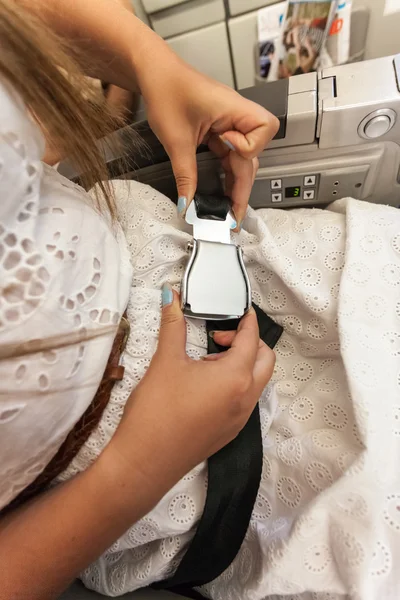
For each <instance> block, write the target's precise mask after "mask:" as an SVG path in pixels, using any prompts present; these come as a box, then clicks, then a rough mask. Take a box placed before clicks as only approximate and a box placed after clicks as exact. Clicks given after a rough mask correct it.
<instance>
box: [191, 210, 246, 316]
mask: <svg viewBox="0 0 400 600" xmlns="http://www.w3.org/2000/svg"><path fill="white" fill-rule="evenodd" d="M186 222H187V223H188V224H190V225H192V226H193V243H190V244H189V245H188V247H189V249H190V250H191V251H192V254H191V256H190V259H189V262H188V265H187V267H186V271H185V274H184V277H183V283H182V295H181V297H182V310H183V312H184V314H185V315H186V316H187V317H191V318H194V319H206V320H218V321H220V320H228V319H239V318H241V317H243V315H244V314H245V313H246V312H247V311H248V310H249V308H250V307H251V287H250V281H249V277H248V275H247V272H246V267H245V265H244V261H243V252H242V249H241V248H240V247H239V246H237V245H236V244H232V243H231V229H232V227H234V223H235V221H234V219H233V217H232V216H231V214H230V212H229V210H227V214H226V218H225V219H224V220H223V219H222V218H218V219H214V218H213V217H211V218H204V217H201V218H200V217H199V216H198V210H197V207H196V202H195V201H193V202H192V203H191V204H190V206H189V208H188V210H187V212H186Z"/></svg>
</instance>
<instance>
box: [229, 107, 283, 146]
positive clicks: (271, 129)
mask: <svg viewBox="0 0 400 600" xmlns="http://www.w3.org/2000/svg"><path fill="white" fill-rule="evenodd" d="M278 130H279V120H278V119H277V118H276V117H275V116H274V115H272V114H271V113H270V112H268V111H266V110H265V109H263V108H262V107H261V106H259V105H258V104H255V103H254V102H251V101H249V100H246V101H245V103H244V104H243V107H242V108H241V110H240V111H239V112H237V113H236V115H235V116H234V117H233V119H232V129H230V130H229V131H225V132H222V135H221V139H222V140H223V141H224V143H225V144H226V145H228V146H229V147H230V148H231V149H232V150H235V151H236V152H238V154H240V155H241V156H243V157H244V158H255V157H256V156H258V155H259V154H260V153H261V152H262V151H263V150H265V148H266V147H267V145H268V144H269V142H270V141H271V140H272V139H273V138H274V137H275V135H276V134H277V132H278Z"/></svg>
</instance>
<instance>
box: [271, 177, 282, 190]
mask: <svg viewBox="0 0 400 600" xmlns="http://www.w3.org/2000/svg"><path fill="white" fill-rule="evenodd" d="M281 189H282V179H271V190H281Z"/></svg>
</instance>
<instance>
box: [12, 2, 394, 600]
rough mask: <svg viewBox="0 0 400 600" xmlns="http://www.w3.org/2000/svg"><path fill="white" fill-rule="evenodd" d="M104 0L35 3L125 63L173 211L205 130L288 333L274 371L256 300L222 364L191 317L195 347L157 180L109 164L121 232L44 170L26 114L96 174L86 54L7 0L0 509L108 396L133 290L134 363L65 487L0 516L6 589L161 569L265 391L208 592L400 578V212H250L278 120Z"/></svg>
mask: <svg viewBox="0 0 400 600" xmlns="http://www.w3.org/2000/svg"><path fill="white" fill-rule="evenodd" d="M55 5H57V12H54V11H53V10H52V9H53V8H54V7H55ZM109 6H110V4H109V2H108V1H107V0H96V1H95V2H94V1H93V2H90V1H89V0H87V1H86V2H85V3H82V2H76V3H75V2H73V3H71V2H60V1H58V2H57V3H55V4H54V5H53V3H52V2H50V0H48V1H47V2H44V1H43V2H35V3H34V4H32V7H33V8H34V9H35V10H36V11H38V13H39V14H40V16H41V17H42V18H44V19H45V20H46V21H47V23H49V24H50V25H51V27H52V28H53V29H55V30H58V31H59V32H60V33H62V34H63V35H64V36H67V37H69V38H70V39H71V40H73V47H74V48H75V47H77V46H79V48H80V52H81V54H80V57H81V58H80V60H81V62H82V63H85V62H86V63H88V62H89V61H88V60H82V56H83V57H85V58H86V57H88V56H89V55H90V56H91V57H92V60H91V62H90V65H91V68H90V73H91V74H94V75H96V76H98V77H101V78H102V79H104V80H106V81H110V82H112V83H114V84H115V85H119V86H122V87H126V88H128V89H130V88H131V85H132V77H133V76H135V78H136V81H137V84H138V86H139V88H140V90H141V92H142V93H143V95H144V98H145V101H146V103H147V107H148V112H149V118H150V121H151V124H152V126H153V128H154V130H155V131H156V133H157V135H158V136H159V138H160V139H161V141H162V142H163V144H164V145H165V147H166V148H167V150H168V152H169V155H170V157H171V160H172V164H173V168H174V173H175V176H176V179H177V185H178V190H179V195H180V202H179V207H180V209H181V213H184V212H185V210H186V208H187V206H188V204H189V201H190V199H191V198H192V197H193V194H194V191H195V188H196V162H195V150H196V146H197V144H198V143H199V142H200V141H202V140H203V139H206V140H208V143H209V145H210V147H212V148H213V150H214V151H215V152H216V153H217V154H218V155H219V156H220V157H221V159H222V162H223V166H224V168H225V169H226V171H227V173H228V177H227V181H228V192H229V193H230V195H231V197H232V200H233V205H234V210H235V216H236V220H237V225H238V229H239V228H240V227H241V225H242V224H243V229H242V232H241V233H240V235H239V237H238V240H239V242H240V243H241V244H242V245H243V247H244V251H245V255H246V260H247V266H248V270H249V274H250V278H251V281H252V286H253V294H254V300H255V301H256V303H257V304H259V305H260V306H261V307H262V308H263V309H264V310H266V311H267V312H268V313H270V314H271V316H273V318H275V319H276V320H277V321H280V322H281V323H282V324H283V326H284V328H285V333H284V335H283V337H282V340H281V342H280V344H279V345H278V347H277V355H278V364H277V367H276V370H275V376H274V380H275V383H274V384H273V385H268V386H267V387H266V385H267V383H268V381H269V379H270V377H271V373H272V370H273V364H274V357H273V354H272V352H270V351H269V350H268V349H267V348H266V347H265V346H264V345H263V344H262V343H261V342H260V341H259V335H258V330H257V324H256V320H255V316H254V314H253V312H250V313H249V314H248V315H247V316H246V318H245V319H243V320H242V323H241V326H240V328H239V330H238V333H237V334H236V333H234V332H228V333H224V334H221V333H220V334H215V338H216V341H217V342H219V343H220V344H222V345H225V346H226V347H229V350H228V351H227V353H226V354H223V355H222V357H221V358H220V359H219V360H215V357H211V358H210V359H208V360H203V361H200V360H195V359H196V358H199V357H204V355H205V353H206V350H205V348H206V345H207V339H206V335H205V331H204V327H203V326H202V324H199V323H193V322H190V323H188V331H187V336H188V337H187V339H188V344H187V346H186V350H187V354H188V355H189V356H190V357H192V358H189V356H188V355H187V354H186V352H185V344H186V327H185V323H184V319H183V316H182V313H181V311H180V309H179V303H178V300H177V295H176V293H174V292H173V291H172V289H171V287H170V285H168V282H169V284H173V285H174V286H175V284H177V285H178V284H179V282H180V280H181V275H182V267H183V265H184V263H185V261H186V260H187V255H186V253H185V248H186V244H187V241H189V240H190V234H189V233H188V232H187V229H186V227H185V226H184V225H183V223H182V221H181V220H180V218H179V217H178V216H177V215H176V214H175V212H174V206H173V205H172V203H171V202H169V201H168V200H167V199H166V198H164V197H163V196H161V195H160V194H158V193H157V192H155V191H152V190H151V189H150V188H148V187H147V186H142V185H139V184H137V183H134V182H132V183H131V185H130V186H129V187H127V186H125V185H123V186H122V187H121V185H120V184H115V185H114V196H115V200H116V202H117V215H118V219H119V220H120V221H121V223H122V225H123V229H124V232H125V236H126V240H127V244H126V242H125V238H124V236H123V234H122V232H121V230H120V228H119V226H118V225H117V223H116V222H114V223H112V221H111V219H110V217H109V212H107V211H105V210H104V208H103V205H104V201H103V199H102V197H101V196H100V197H99V198H98V207H97V208H96V206H95V207H94V208H93V202H94V200H92V199H91V198H90V197H88V196H87V195H86V194H85V193H84V192H83V190H82V189H81V188H79V187H77V186H75V185H72V184H70V183H69V182H67V181H65V180H64V179H63V178H62V177H60V176H58V175H57V173H56V172H55V171H54V170H52V169H50V168H48V167H43V166H42V164H41V162H40V158H41V156H42V154H43V150H44V142H43V137H42V136H41V134H40V132H39V129H38V127H37V125H36V122H35V121H39V122H40V123H41V126H42V127H43V128H44V129H45V131H46V133H49V135H50V139H56V140H60V145H61V148H60V151H62V152H63V153H65V154H67V155H68V156H72V157H73V158H75V160H76V161H79V164H80V165H83V170H84V171H87V173H88V176H87V185H90V183H92V182H93V181H94V179H93V174H94V175H95V176H97V179H101V177H102V174H103V171H102V166H101V162H100V161H99V159H98V157H97V154H96V152H95V137H96V135H98V136H100V135H102V134H104V132H105V130H107V127H105V122H106V119H105V115H103V114H101V115H99V114H98V113H97V112H96V111H94V112H93V111H91V104H90V103H89V104H87V103H86V101H84V100H82V97H81V96H80V95H79V94H76V93H74V90H73V88H72V87H71V77H72V78H73V76H74V74H75V73H76V71H75V70H74V65H73V64H72V63H71V62H70V61H68V60H67V59H66V58H65V56H64V55H63V54H62V53H61V52H60V51H59V49H58V47H57V44H56V43H53V42H52V41H51V36H49V34H48V33H47V34H46V35H44V33H43V31H42V26H40V28H39V25H38V24H37V23H36V22H35V21H34V20H32V19H31V17H30V16H29V15H28V14H20V11H21V8H20V6H18V9H17V8H16V7H15V5H14V4H13V3H12V2H10V1H9V0H1V2H0V27H1V29H0V40H1V44H2V52H1V54H0V69H1V73H2V75H1V109H2V110H1V115H0V144H1V145H0V160H1V180H0V185H1V189H2V192H3V193H2V204H1V208H0V215H1V234H0V235H1V247H0V249H1V252H2V254H1V269H2V270H1V286H2V287H1V289H2V292H1V293H2V296H1V298H2V306H1V310H2V312H1V320H2V324H1V330H0V352H1V355H0V356H1V361H0V385H1V397H0V402H1V404H0V428H1V435H0V454H1V458H2V460H1V466H0V469H1V471H0V472H1V479H0V481H1V484H0V506H1V507H2V508H4V507H7V506H8V505H9V504H10V502H12V500H13V499H14V498H16V497H17V496H18V494H20V493H21V491H22V490H24V489H25V488H26V487H27V486H28V485H29V484H30V483H31V482H32V481H33V480H34V479H35V478H36V477H37V475H38V474H39V473H40V472H42V471H43V470H46V468H47V467H48V463H49V462H50V461H51V460H52V457H53V456H54V455H55V454H56V453H57V452H58V449H59V447H60V445H61V444H62V442H63V440H64V438H65V436H66V435H67V434H68V432H69V431H70V430H71V429H73V428H74V426H75V424H76V423H77V422H79V419H80V417H81V416H82V414H83V413H84V412H85V410H86V409H87V407H88V406H89V405H90V404H91V402H92V399H93V397H94V396H95V395H97V394H96V391H97V388H98V386H99V383H100V381H101V375H102V373H103V371H104V368H105V366H106V363H107V359H108V356H109V354H110V350H111V347H112V343H113V337H114V335H115V332H116V327H117V323H118V322H119V321H120V319H121V316H122V314H123V313H124V311H125V308H126V306H128V310H127V315H128V318H129V321H130V322H131V335H130V337H129V340H128V345H127V347H126V351H125V352H124V356H123V364H124V367H125V376H124V378H123V380H122V381H120V382H119V383H117V384H116V385H115V387H114V389H113V392H112V396H111V399H110V400H109V402H108V404H107V406H106V409H105V411H104V413H103V417H102V419H101V422H100V423H99V425H98V426H97V427H96V428H95V430H94V431H93V432H92V434H91V436H90V437H89V439H88V440H87V442H86V443H85V444H84V445H83V447H82V449H81V451H80V452H79V454H78V455H77V456H76V457H75V458H74V459H73V461H72V463H71V464H70V465H69V466H68V468H67V470H66V471H65V472H64V473H63V474H62V475H61V476H60V477H59V481H60V482H61V481H63V483H62V485H58V486H54V487H53V489H52V490H51V491H49V492H46V493H44V494H43V495H41V496H40V497H37V498H36V499H34V500H33V501H32V502H30V503H27V504H24V505H23V506H21V507H19V508H17V509H15V510H13V511H9V512H6V513H5V516H3V517H2V519H1V521H0V564H1V565H2V574H1V593H2V596H3V597H5V598H30V599H31V600H35V599H40V600H47V599H50V598H56V597H57V595H59V593H60V592H61V590H62V589H63V588H65V587H66V586H67V585H68V583H69V582H70V581H71V580H72V579H73V578H74V577H75V576H76V574H78V573H79V572H81V573H82V578H83V580H84V582H85V584H86V585H88V586H89V587H92V588H93V589H97V590H98V591H102V592H104V593H106V594H109V595H113V596H116V595H120V594H123V593H125V592H126V591H129V590H132V589H135V588H137V587H141V586H145V585H148V584H150V583H151V582H153V581H157V580H162V579H164V578H166V577H168V576H169V575H170V574H171V573H172V572H174V571H175V569H176V567H177V564H178V563H179V561H180V560H181V558H182V556H183V555H184V553H185V551H186V549H187V547H188V544H189V543H190V540H191V539H192V537H193V534H194V530H195V527H196V523H197V522H198V519H199V518H200V515H201V513H202V511H203V508H204V498H205V465H204V463H203V462H202V461H204V460H205V459H206V458H207V457H208V456H210V455H211V454H213V453H214V452H215V451H217V450H218V449H219V448H221V447H223V446H224V445H226V444H227V442H228V441H230V440H231V439H233V438H234V437H235V436H236V435H237V433H238V432H239V431H240V429H241V428H242V427H243V425H244V423H245V422H246V420H247V418H248V416H249V414H250V413H251V411H252V410H253V407H254V406H255V404H256V402H257V400H258V399H259V398H260V411H261V423H262V432H263V438H264V467H263V476H262V482H261V486H260V492H259V496H258V499H257V502H256V505H255V507H254V512H253V516H252V520H251V524H250V526H249V529H248V533H247V536H246V539H245V540H244V543H243V545H242V548H241V550H240V552H239V554H238V556H237V558H236V559H235V561H234V562H233V563H232V565H231V566H230V567H229V569H228V570H227V571H226V572H225V573H223V574H222V575H221V577H219V578H218V579H217V580H215V581H214V582H212V584H210V585H209V586H206V587H205V588H204V589H203V590H202V591H203V593H204V594H206V595H207V596H209V597H211V598H218V599H221V600H222V599H224V600H225V599H226V598H233V599H239V598H244V597H252V598H255V599H259V600H261V599H262V598H265V597H268V596H270V595H273V594H282V595H286V596H287V595H291V596H292V598H293V597H296V595H297V594H302V593H303V592H309V596H308V597H314V598H321V599H322V598H325V599H326V598H330V597H334V595H335V594H339V595H343V594H351V595H353V596H354V597H367V596H366V594H367V595H368V597H372V596H373V595H377V594H378V591H379V592H380V593H381V594H382V593H383V595H384V597H386V598H392V597H393V598H395V597H397V591H396V586H397V585H398V583H397V578H396V575H395V565H396V563H398V552H399V550H398V540H397V538H398V531H399V530H400V525H399V521H398V510H397V506H398V490H399V481H398V468H397V462H396V461H397V456H398V440H399V436H398V427H397V423H396V415H397V413H396V410H397V402H398V391H399V381H398V336H399V333H400V332H399V317H398V313H399V308H398V298H397V295H396V290H397V289H398V285H399V280H400V266H399V247H400V244H399V235H398V232H399V217H398V213H397V212H396V211H395V210H394V209H388V208H384V207H378V206H372V207H368V206H367V205H364V204H362V203H357V202H355V201H349V202H347V203H346V202H342V203H339V204H337V205H336V206H334V207H333V209H332V210H328V211H314V212H313V213H312V216H311V215H310V214H309V211H307V210H297V211H292V212H290V213H285V212H283V211H259V212H258V213H257V214H256V213H254V212H253V211H251V210H249V211H248V213H247V216H246V218H245V219H244V217H245V214H246V204H247V199H248V196H249V191H250V188H251V184H252V180H253V177H254V173H255V169H256V164H255V163H254V162H253V161H254V158H253V157H254V156H255V155H256V154H257V153H258V152H260V151H261V150H262V149H263V148H264V146H265V144H266V143H267V142H268V140H269V139H270V138H271V137H272V136H273V135H274V133H275V131H276V126H277V125H276V121H275V119H273V118H272V117H271V116H270V115H268V113H266V112H265V111H263V110H262V109H261V108H260V107H257V106H255V105H253V104H252V103H249V102H247V101H245V100H244V99H242V98H240V97H239V96H237V95H236V94H235V93H234V92H232V91H231V90H228V89H227V88H225V87H223V86H220V85H219V84H216V83H214V82H211V81H210V80H208V79H207V78H205V77H203V76H201V75H199V74H197V73H195V72H194V71H193V70H192V69H190V68H189V67H187V66H186V65H184V64H183V63H182V62H181V61H179V59H177V58H176V57H175V56H174V55H173V54H172V53H171V52H170V50H169V49H168V48H167V46H165V44H164V43H163V42H162V41H161V40H160V39H159V38H158V37H157V36H155V34H153V33H152V32H150V31H149V30H147V29H146V28H145V27H144V26H143V25H142V24H141V23H139V22H138V21H137V20H136V19H135V18H134V17H133V16H131V15H129V13H128V12H126V11H124V10H123V9H120V8H117V6H116V5H115V8H114V10H113V11H110V10H109ZM110 14H112V15H113V20H112V22H110V18H109V17H110ZM39 32H40V35H39ZM133 39H134V40H135V48H134V51H133V50H132V40H133ZM88 40H89V41H88ZM100 40H101V44H100V43H99V42H100ZM98 48H100V50H98ZM158 53H162V55H163V60H162V61H157V60H156V61H155V60H154V54H158ZM49 57H51V58H52V60H51V61H50V59H49ZM111 57H113V60H111ZM116 57H118V60H116ZM55 65H57V67H56V66H55ZM155 65H156V66H155ZM157 65H158V66H157ZM59 66H61V67H63V68H64V70H65V71H66V72H67V73H68V80H67V79H65V78H64V77H63V76H62V73H60V71H59V69H58V67H59ZM155 69H156V70H155ZM27 109H28V110H29V112H30V114H31V115H33V117H29V113H28V110H27ZM221 140H222V141H221ZM232 148H233V149H234V150H232ZM101 187H102V188H103V191H104V192H105V197H106V199H107V201H108V205H109V209H110V211H111V212H112V211H113V196H112V194H110V192H109V191H108V188H107V186H106V184H102V186H101ZM99 207H101V208H103V213H101V212H100V211H99V210H98V208H99ZM360 253H361V254H360ZM364 255H367V256H368V259H367V260H363V259H362V257H363V256H364ZM131 267H133V280H132V268H131ZM161 286H162V290H163V291H162V294H161V293H160V288H161ZM160 300H162V304H163V309H162V319H161V327H160ZM339 336H340V340H339ZM153 355H154V356H153ZM150 361H151V362H150ZM149 363H150V364H149ZM139 381H140V383H139V385H137V383H138V382H139ZM377 398H378V399H379V401H378V402H377ZM73 475H76V476H75V477H74V476H73ZM100 555H101V556H100ZM99 556H100V558H98V557H99ZM21 572H23V577H21ZM365 590H367V592H365ZM305 597H306V596H305Z"/></svg>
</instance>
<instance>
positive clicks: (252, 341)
mask: <svg viewBox="0 0 400 600" xmlns="http://www.w3.org/2000/svg"><path fill="white" fill-rule="evenodd" d="M259 342H260V332H259V329H258V322H257V317H256V313H255V311H254V308H250V310H249V312H248V313H247V314H246V315H245V316H244V317H243V319H242V320H241V321H240V323H239V327H238V330H237V335H236V336H235V338H234V339H233V341H232V345H231V348H230V349H229V351H228V355H227V358H229V360H230V361H232V363H234V365H233V364H232V367H233V368H235V367H237V366H238V365H241V366H242V367H243V368H245V369H251V370H253V367H254V364H255V361H256V357H257V352H258V346H259Z"/></svg>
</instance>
